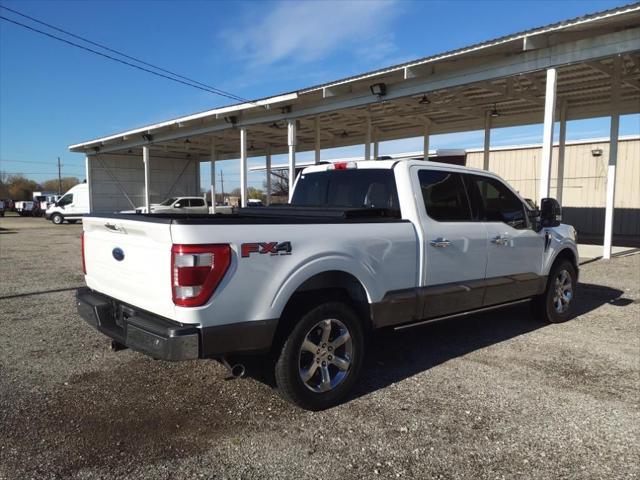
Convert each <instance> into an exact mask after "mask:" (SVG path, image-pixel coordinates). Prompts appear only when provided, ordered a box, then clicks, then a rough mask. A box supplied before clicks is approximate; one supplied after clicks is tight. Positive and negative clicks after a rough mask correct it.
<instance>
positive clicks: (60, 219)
mask: <svg viewBox="0 0 640 480" xmlns="http://www.w3.org/2000/svg"><path fill="white" fill-rule="evenodd" d="M51 221H52V222H53V223H54V224H56V225H61V224H62V222H63V221H64V218H63V217H62V215H60V214H59V213H54V214H53V215H51Z"/></svg>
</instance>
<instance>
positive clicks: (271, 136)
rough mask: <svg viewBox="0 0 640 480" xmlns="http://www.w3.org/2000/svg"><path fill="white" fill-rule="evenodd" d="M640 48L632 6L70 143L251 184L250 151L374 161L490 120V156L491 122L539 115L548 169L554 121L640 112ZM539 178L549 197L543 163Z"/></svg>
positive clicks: (638, 10)
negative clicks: (349, 149)
mask: <svg viewBox="0 0 640 480" xmlns="http://www.w3.org/2000/svg"><path fill="white" fill-rule="evenodd" d="M639 54H640V4H639V3H636V4H632V5H628V6H624V7H620V8H616V9H611V10H607V11H604V12H599V13H595V14H591V15H587V16H583V17H579V18H575V19H571V20H566V21H563V22H559V23H556V24H552V25H548V26H545V27H541V28H536V29H532V30H528V31H525V32H521V33H517V34H514V35H509V36H506V37H502V38H498V39H495V40H492V41H489V42H484V43H481V44H477V45H472V46H469V47H466V48H462V49H458V50H454V51H450V52H445V53H442V54H439V55H434V56H430V57H426V58H422V59H419V60H416V61H412V62H407V63H403V64H400V65H395V66H392V67H389V68H384V69H380V70H376V71H373V72H369V73H365V74H362V75H358V76H353V77H350V78H345V79H342V80H338V81H335V82H330V83H326V84H323V85H318V86H315V87H311V88H306V89H301V90H298V91H295V92H291V93H286V94H282V95H277V96H274V97H269V98H264V99H260V100H255V101H251V102H246V103H242V104H237V105H231V106H227V107H223V108H217V109H213V110H208V111H205V112H201V113H197V114H193V115H189V116H185V117H181V118H177V119H173V120H169V121H165V122H161V123H158V124H154V125H149V126H145V127H141V128H137V129H134V130H130V131H127V132H123V133H119V134H115V135H110V136H107V137H103V138H98V139H96V140H91V141H88V142H83V143H79V144H75V145H71V146H70V147H69V149H70V150H71V151H73V152H84V153H86V154H87V155H88V156H92V155H96V154H103V153H118V152H120V153H124V152H128V153H130V154H135V155H140V156H141V157H142V150H143V149H144V150H146V151H147V154H148V155H150V157H151V159H152V158H153V155H154V154H156V153H161V154H162V155H163V156H164V157H173V156H175V157H176V158H185V157H186V156H187V155H189V156H195V157H196V158H198V159H200V160H203V161H204V160H209V159H211V160H214V161H215V160H224V159H231V158H241V190H242V191H243V192H244V191H246V171H247V169H246V158H247V157H248V156H264V155H267V157H268V158H269V159H270V156H271V155H272V154H280V153H285V152H289V156H290V164H291V165H294V164H295V152H296V151H298V152H300V151H310V150H315V151H316V160H319V152H320V149H321V148H333V147H341V146H350V145H358V144H363V143H364V144H365V157H366V158H371V149H370V146H371V143H372V142H373V143H374V152H375V151H376V150H377V149H376V146H377V143H378V142H379V141H385V140H393V139H400V138H408V137H416V136H424V138H425V149H428V139H429V136H430V135H433V134H439V133H449V132H463V131H470V130H480V129H483V128H484V129H485V132H486V135H485V151H486V152H487V164H488V144H489V141H490V130H491V128H495V127H507V126H516V125H525V124H533V123H541V122H543V120H544V121H545V129H544V132H545V134H544V135H545V141H544V142H543V152H544V149H545V146H546V147H547V153H546V154H544V153H543V157H545V155H547V154H548V155H547V156H548V157H549V158H548V160H549V161H548V162H545V161H543V170H544V169H547V170H548V168H550V153H549V152H550V147H549V144H550V141H551V139H550V135H551V137H552V133H553V121H554V120H555V119H556V118H558V117H560V120H561V124H562V125H565V124H566V121H567V120H574V119H582V118H592V117H599V116H608V115H612V118H614V117H615V118H617V117H619V115H621V114H627V113H636V112H640V55H639ZM375 84H384V89H385V90H386V91H385V92H384V95H374V94H373V93H372V91H371V86H372V85H375ZM616 129H617V126H616ZM612 131H613V129H612ZM561 134H562V127H561ZM616 135H617V131H616ZM612 137H613V136H612ZM612 140H613V138H612ZM613 143H614V142H613V141H612V144H613ZM616 143H617V142H616ZM614 160H615V159H614ZM614 163H615V161H614ZM547 177H548V175H547ZM541 179H542V180H541V184H542V187H541V196H543V194H544V187H545V185H546V186H547V189H548V178H545V172H544V171H542V172H541ZM242 180H244V183H243V182H242ZM245 197H246V195H245Z"/></svg>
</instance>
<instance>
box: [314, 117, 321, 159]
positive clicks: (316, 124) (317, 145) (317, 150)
mask: <svg viewBox="0 0 640 480" xmlns="http://www.w3.org/2000/svg"><path fill="white" fill-rule="evenodd" d="M314 128H315V157H314V162H315V164H316V165H317V164H319V163H320V117H316V118H315V122H314Z"/></svg>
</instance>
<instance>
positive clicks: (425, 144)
mask: <svg viewBox="0 0 640 480" xmlns="http://www.w3.org/2000/svg"><path fill="white" fill-rule="evenodd" d="M430 126H431V122H429V120H425V121H424V135H423V137H422V151H423V155H424V159H425V160H429V127H430Z"/></svg>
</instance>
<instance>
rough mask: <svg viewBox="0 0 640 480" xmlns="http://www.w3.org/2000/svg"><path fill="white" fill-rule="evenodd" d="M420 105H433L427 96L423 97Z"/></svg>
mask: <svg viewBox="0 0 640 480" xmlns="http://www.w3.org/2000/svg"><path fill="white" fill-rule="evenodd" d="M418 103H419V104H420V105H429V104H430V103H431V100H429V98H427V96H426V95H422V98H421V99H420V101H419V102H418Z"/></svg>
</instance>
